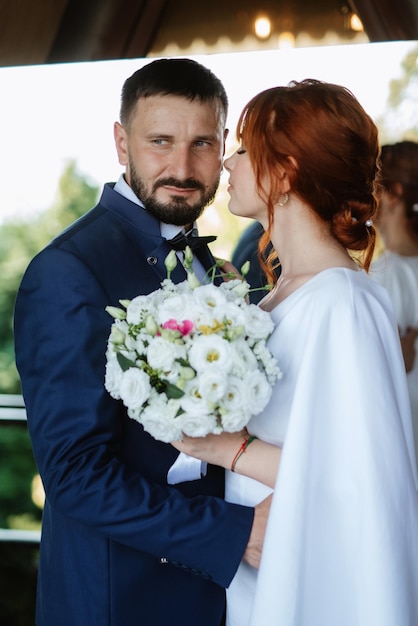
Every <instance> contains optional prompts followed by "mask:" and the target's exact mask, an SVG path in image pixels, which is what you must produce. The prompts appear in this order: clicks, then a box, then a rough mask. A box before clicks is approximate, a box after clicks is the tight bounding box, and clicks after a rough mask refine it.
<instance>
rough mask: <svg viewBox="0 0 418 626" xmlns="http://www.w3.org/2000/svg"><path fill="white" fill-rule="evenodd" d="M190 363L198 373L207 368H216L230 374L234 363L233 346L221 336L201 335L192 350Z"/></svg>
mask: <svg viewBox="0 0 418 626" xmlns="http://www.w3.org/2000/svg"><path fill="white" fill-rule="evenodd" d="M189 362H190V365H191V366H192V367H193V369H195V370H196V371H197V372H199V371H202V370H203V369H206V368H207V367H216V368H217V369H218V370H219V371H222V372H224V373H225V372H228V371H229V370H230V369H231V367H232V362H233V350H232V347H231V344H230V343H229V341H226V340H225V339H222V337H220V336H219V335H215V334H210V335H201V336H200V337H197V338H196V339H195V341H194V342H193V345H192V347H191V348H190V352H189Z"/></svg>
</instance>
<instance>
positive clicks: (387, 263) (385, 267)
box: [370, 250, 418, 468]
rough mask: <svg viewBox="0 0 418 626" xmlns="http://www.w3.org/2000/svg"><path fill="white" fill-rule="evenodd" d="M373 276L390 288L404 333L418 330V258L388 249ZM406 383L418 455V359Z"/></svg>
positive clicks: (417, 341) (373, 268) (386, 287)
mask: <svg viewBox="0 0 418 626" xmlns="http://www.w3.org/2000/svg"><path fill="white" fill-rule="evenodd" d="M370 277H371V278H373V280H375V281H376V282H377V283H379V284H380V285H383V287H385V289H387V291H388V293H389V296H390V299H391V301H392V304H393V308H394V309H395V315H396V319H397V322H398V326H399V330H400V332H401V334H402V335H403V334H404V333H405V332H406V330H407V328H408V327H411V328H418V256H401V255H400V254H396V253H395V252H391V251H389V250H386V251H385V252H384V253H383V254H382V255H381V256H380V257H379V258H378V259H376V261H375V262H374V263H373V264H372V267H371V269H370ZM415 348H416V350H417V353H418V338H417V339H416V340H415ZM406 380H407V383H408V390H409V399H410V401H411V413H412V426H413V429H414V439H415V452H418V357H417V358H416V359H415V363H414V366H413V368H412V369H411V371H410V372H408V375H407V377H406ZM417 468H418V458H417Z"/></svg>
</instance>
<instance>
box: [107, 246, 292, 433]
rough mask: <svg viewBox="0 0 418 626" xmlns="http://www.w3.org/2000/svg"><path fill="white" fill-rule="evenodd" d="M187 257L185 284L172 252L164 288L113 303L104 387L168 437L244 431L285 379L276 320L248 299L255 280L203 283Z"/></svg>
mask: <svg viewBox="0 0 418 626" xmlns="http://www.w3.org/2000/svg"><path fill="white" fill-rule="evenodd" d="M185 259H186V263H185V266H186V269H187V272H188V278H187V280H185V281H184V282H182V283H179V284H174V283H173V282H172V281H171V279H170V275H171V272H172V270H173V269H174V267H175V265H176V263H177V259H176V256H175V253H174V251H172V252H171V253H170V254H169V255H168V257H167V259H166V261H165V264H166V267H167V272H168V274H167V275H168V278H166V279H165V280H164V281H163V282H162V284H161V288H160V289H158V290H157V291H154V292H153V293H150V294H149V295H139V296H137V297H136V298H134V299H133V300H131V301H124V300H121V301H120V304H121V305H122V307H123V308H118V307H107V308H106V310H107V311H108V313H110V315H112V317H113V318H114V322H113V324H112V328H111V333H110V336H109V340H108V347H107V364H106V376H105V387H106V389H107V390H108V391H109V393H110V395H111V396H112V397H113V398H116V399H121V400H122V402H123V404H124V405H125V406H126V407H127V412H128V415H129V417H131V418H132V419H135V420H137V421H138V422H140V423H141V424H142V425H143V427H144V429H145V430H146V431H147V432H149V433H150V434H151V435H152V436H153V437H154V438H155V439H158V440H160V441H164V442H170V441H175V440H179V439H181V438H182V435H183V433H184V434H186V435H190V436H195V437H203V436H205V435H207V434H208V433H220V432H222V431H223V430H225V431H229V432H234V431H239V430H241V429H242V428H244V426H246V424H247V423H248V421H249V419H250V417H251V416H252V415H256V414H258V413H260V412H261V411H262V410H263V409H264V407H265V406H266V404H267V403H268V401H269V399H270V396H271V391H272V386H273V384H274V383H275V381H277V380H278V379H279V378H280V377H281V372H280V370H279V367H278V365H277V362H276V360H275V359H274V358H273V356H272V355H271V353H270V351H269V350H268V348H267V345H266V341H267V339H268V337H269V335H270V334H271V332H272V330H273V322H272V320H271V318H270V314H269V313H267V312H266V311H263V310H262V309H260V308H259V307H258V306H256V305H254V304H247V302H246V300H245V297H246V295H247V293H248V291H249V286H248V283H246V282H245V280H229V281H228V282H224V283H222V284H221V285H220V286H219V287H217V286H215V285H214V284H212V283H210V284H200V283H199V281H198V280H197V278H196V276H195V274H194V273H193V270H192V264H191V261H192V259H193V257H192V253H191V251H190V249H188V248H186V257H185Z"/></svg>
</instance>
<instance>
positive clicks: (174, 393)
mask: <svg viewBox="0 0 418 626" xmlns="http://www.w3.org/2000/svg"><path fill="white" fill-rule="evenodd" d="M164 391H165V394H166V396H167V398H170V399H171V400H178V398H181V397H182V396H184V391H182V390H181V389H180V387H177V386H176V385H173V384H172V383H167V384H166V386H165V390H164Z"/></svg>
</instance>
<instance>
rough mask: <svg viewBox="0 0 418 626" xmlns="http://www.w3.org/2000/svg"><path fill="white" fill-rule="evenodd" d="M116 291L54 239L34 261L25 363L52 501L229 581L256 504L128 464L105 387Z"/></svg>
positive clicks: (130, 542) (22, 369)
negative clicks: (110, 308) (184, 490)
mask: <svg viewBox="0 0 418 626" xmlns="http://www.w3.org/2000/svg"><path fill="white" fill-rule="evenodd" d="M123 279H124V277H120V280H121V284H122V283H123ZM108 299H109V294H107V293H106V290H105V289H104V286H103V285H102V284H100V281H99V279H98V278H97V276H95V275H94V274H93V273H92V272H91V271H90V270H89V268H88V267H87V266H86V264H85V263H83V262H82V261H80V259H78V258H77V257H76V256H75V255H73V254H71V253H68V252H66V251H63V250H60V249H58V248H54V247H51V248H48V249H47V250H46V251H44V252H43V253H41V254H40V255H38V257H36V259H35V260H34V261H33V262H32V263H31V265H30V266H29V268H28V270H27V272H26V274H25V277H24V279H23V281H22V285H21V288H20V290H19V293H18V296H17V301H16V310H15V342H16V355H17V359H16V361H17V366H18V369H19V373H20V376H21V380H22V387H23V394H24V398H25V403H26V407H27V413H28V425H29V431H30V436H31V440H32V445H33V450H34V455H35V458H36V462H37V464H38V468H39V471H40V474H41V477H42V480H43V483H44V487H45V492H46V495H47V499H48V501H49V503H50V505H51V506H52V507H54V508H55V509H56V510H58V511H59V512H61V513H62V514H63V515H65V516H68V517H70V518H72V519H74V520H76V521H78V522H79V523H80V524H83V525H87V526H89V527H93V528H95V529H96V530H97V532H98V533H101V534H103V535H105V536H106V537H108V538H109V539H110V540H114V541H117V542H121V543H123V544H125V545H127V546H129V547H130V548H132V549H136V550H140V551H144V552H147V553H149V554H152V555H155V556H156V557H157V558H162V557H164V558H166V559H168V560H169V561H173V562H176V563H185V564H186V565H187V566H188V567H190V568H191V569H193V570H195V571H197V572H199V573H201V574H202V575H204V576H205V577H209V578H211V579H212V580H214V581H215V582H216V583H218V584H220V585H221V586H227V585H228V584H229V582H230V580H231V579H232V577H233V575H234V573H235V570H236V568H237V566H238V563H239V561H240V559H241V557H242V554H243V552H244V550H245V546H246V543H247V540H248V536H249V533H250V530H251V525H252V520H253V509H250V508H245V507H238V506H234V505H231V504H228V503H226V502H224V501H223V500H222V499H218V498H214V497H208V496H196V497H193V498H186V497H185V496H183V495H182V494H181V493H179V491H178V490H176V489H174V488H172V487H169V486H166V485H160V484H156V483H153V482H150V481H149V480H147V479H145V478H144V477H143V476H141V475H140V474H139V473H138V472H137V471H135V470H133V469H132V468H130V467H128V466H127V465H126V463H124V462H122V460H121V445H122V440H123V431H122V428H123V420H122V419H121V408H120V405H119V403H116V402H115V401H114V400H112V399H111V398H110V396H109V394H107V392H106V390H105V388H104V366H105V350H106V341H107V337H108V333H109V330H110V325H111V321H112V320H111V318H110V316H109V315H108V314H107V313H106V312H105V306H106V305H107V304H110V302H109V300H108ZM138 454H141V451H140V450H138ZM155 463H158V458H156V459H155ZM190 545H193V546H194V549H193V551H191V550H190Z"/></svg>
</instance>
